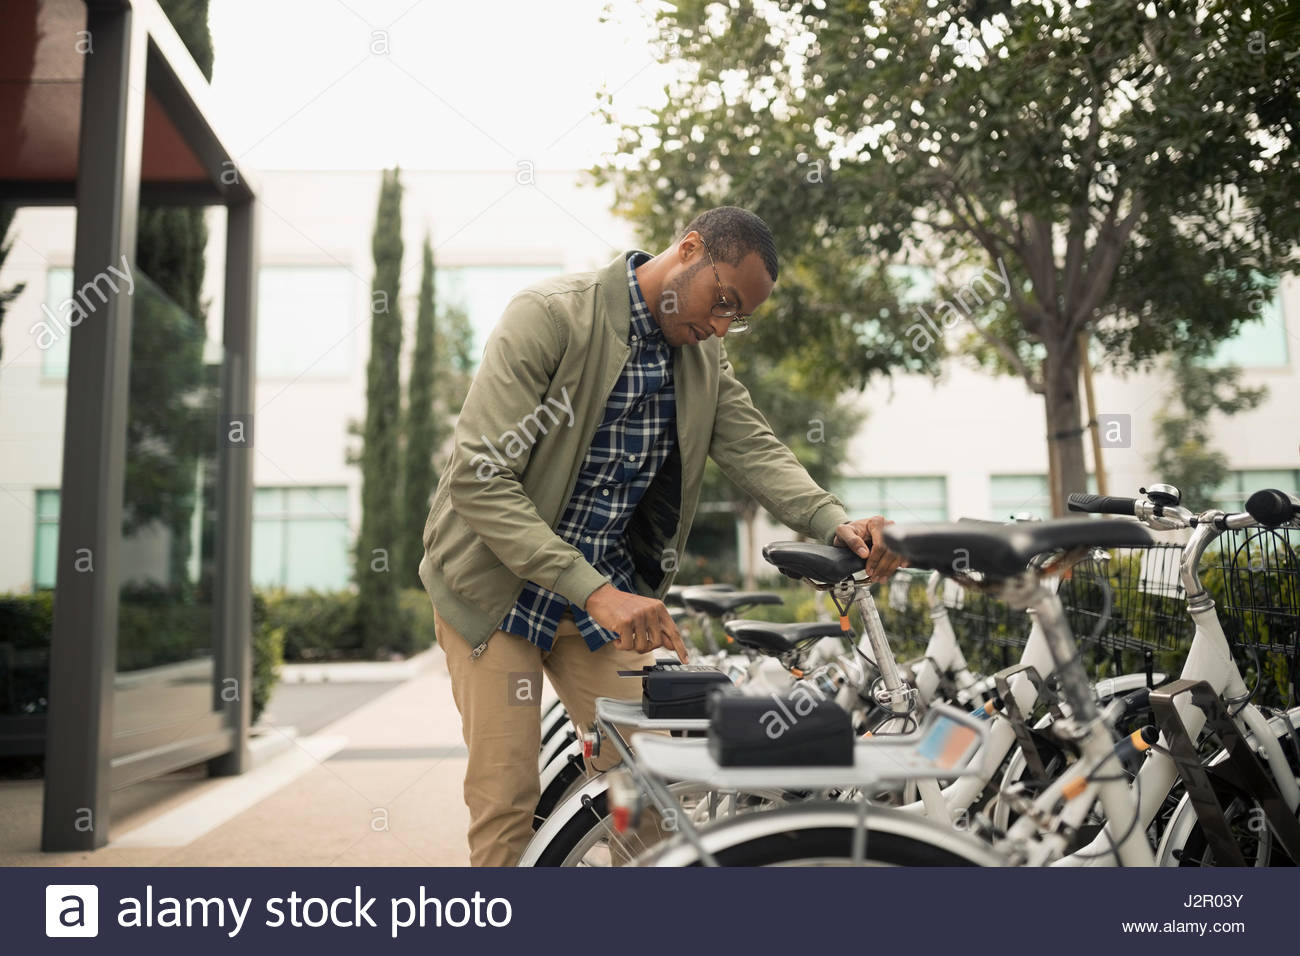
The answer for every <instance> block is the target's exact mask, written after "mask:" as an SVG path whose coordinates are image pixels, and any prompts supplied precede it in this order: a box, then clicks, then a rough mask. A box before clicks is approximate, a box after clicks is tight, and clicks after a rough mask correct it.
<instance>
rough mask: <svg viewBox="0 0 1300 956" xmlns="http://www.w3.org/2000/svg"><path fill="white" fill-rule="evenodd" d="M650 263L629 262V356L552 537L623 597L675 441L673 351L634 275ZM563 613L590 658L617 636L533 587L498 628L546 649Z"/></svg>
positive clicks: (640, 258) (636, 256) (642, 258)
mask: <svg viewBox="0 0 1300 956" xmlns="http://www.w3.org/2000/svg"><path fill="white" fill-rule="evenodd" d="M650 258H651V257H650V256H649V255H648V254H647V253H644V252H635V253H632V254H631V255H629V256H628V258H627V286H628V295H629V296H630V297H631V301H632V325H631V329H630V330H629V333H628V345H629V346H630V347H631V353H630V354H629V355H628V358H627V364H626V365H625V366H623V374H621V375H620V376H619V378H618V381H617V382H616V383H615V384H614V390H613V391H612V392H610V395H609V401H608V403H607V404H606V405H605V414H604V417H602V419H601V422H600V425H599V427H597V429H596V434H595V436H594V437H593V438H592V440H591V448H589V449H588V450H587V456H586V458H584V459H583V461H582V468H581V469H580V470H579V472H578V483H577V484H576V485H575V486H574V489H573V496H572V497H571V498H570V499H569V505H568V507H567V508H566V509H565V511H564V516H563V517H562V518H560V523H559V525H557V526H556V528H555V533H556V534H558V535H559V536H560V537H561V538H563V539H564V540H565V541H566V542H568V543H569V544H571V545H573V546H574V547H575V548H577V549H578V550H579V551H581V552H582V556H583V557H584V558H586V559H587V560H588V561H590V562H591V564H592V565H593V566H594V567H595V568H596V570H598V571H600V572H601V573H602V574H605V575H607V576H608V577H609V579H610V582H611V583H612V584H613V585H614V587H616V588H618V589H619V590H620V591H635V590H636V589H635V587H634V586H633V582H632V573H633V571H632V557H631V555H630V554H628V550H627V545H626V544H625V542H624V541H623V532H624V530H625V529H626V528H627V523H628V521H629V520H630V519H631V517H632V513H633V512H634V511H635V510H636V506H637V504H638V503H639V502H640V501H641V497H642V495H644V494H645V490H646V488H648V487H649V486H650V482H651V480H652V479H653V478H654V476H655V474H656V472H658V471H659V468H660V467H661V466H662V465H663V463H664V462H665V461H666V460H667V458H668V454H669V452H671V451H672V449H673V446H674V445H675V444H676V442H677V424H676V414H677V401H676V398H675V396H674V393H673V351H672V348H671V347H670V346H669V345H668V343H667V342H665V341H664V337H663V332H662V331H661V330H660V328H659V326H658V325H657V324H656V323H655V320H654V316H652V315H651V314H650V307H649V306H648V305H646V301H645V297H644V296H643V295H642V294H641V286H640V285H639V284H638V283H637V281H636V273H635V271H633V270H635V269H636V267H637V266H639V265H641V264H642V263H643V262H647V261H649V259H650ZM566 610H572V612H573V620H574V622H575V623H576V624H577V625H578V629H579V630H580V631H581V632H582V636H583V637H584V638H585V639H586V641H587V646H588V647H590V648H591V649H592V650H593V651H594V650H597V649H598V648H600V647H602V646H603V645H604V644H606V643H608V642H609V641H612V640H614V638H616V637H618V635H617V634H615V633H614V632H613V631H610V630H607V629H606V628H603V627H601V626H600V625H599V624H597V623H596V622H595V621H593V620H592V619H591V617H590V616H588V614H587V612H586V611H584V610H582V608H580V607H578V606H576V605H571V604H569V602H568V601H567V600H566V599H565V598H564V597H562V596H561V595H559V594H556V593H555V592H554V591H548V590H546V589H545V588H542V587H538V586H537V585H536V584H534V583H533V582H532V581H529V582H527V583H526V584H525V585H524V590H523V593H521V594H520V595H519V600H518V601H517V602H516V603H515V606H514V607H513V608H512V609H511V610H510V612H509V613H508V614H507V615H506V616H505V618H504V619H503V620H502V621H501V625H500V629H501V630H503V631H509V632H510V633H511V634H518V635H519V636H520V637H523V638H525V639H527V640H529V641H531V642H532V643H534V644H536V645H537V646H538V647H540V648H541V649H542V650H550V649H551V645H552V643H553V642H554V640H555V628H556V625H558V624H559V623H560V618H561V616H562V615H563V614H564V612H565V611H566Z"/></svg>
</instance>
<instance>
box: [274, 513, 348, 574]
mask: <svg viewBox="0 0 1300 956" xmlns="http://www.w3.org/2000/svg"><path fill="white" fill-rule="evenodd" d="M286 555H287V557H288V561H287V562H286V567H287V569H288V571H287V576H286V580H285V587H286V588H288V589H289V590H290V591H306V590H309V589H310V590H316V591H338V590H341V589H342V588H344V587H346V586H347V583H348V525H347V521H346V520H336V519H333V518H327V519H324V520H313V519H302V518H298V519H294V520H292V521H290V522H289V523H288V533H287V544H286Z"/></svg>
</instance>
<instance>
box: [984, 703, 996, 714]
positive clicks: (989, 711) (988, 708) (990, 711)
mask: <svg viewBox="0 0 1300 956" xmlns="http://www.w3.org/2000/svg"><path fill="white" fill-rule="evenodd" d="M995 710H997V707H996V706H994V704H993V701H991V700H989V701H985V702H984V713H986V714H988V715H989V716H990V717H992V716H993V712H994V711H995Z"/></svg>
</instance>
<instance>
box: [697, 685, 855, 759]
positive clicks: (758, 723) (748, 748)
mask: <svg viewBox="0 0 1300 956" xmlns="http://www.w3.org/2000/svg"><path fill="white" fill-rule="evenodd" d="M709 716H710V720H709V753H710V754H712V755H713V759H714V760H716V761H717V762H718V765H719V766H722V767H795V766H798V767H848V766H852V765H853V742H854V736H853V721H852V718H851V717H850V716H849V713H848V711H846V710H844V708H842V707H840V706H839V704H837V703H835V702H834V701H832V700H823V701H819V702H816V703H814V702H812V701H811V700H810V699H809V698H807V697H802V698H801V697H798V696H795V697H783V698H778V697H773V696H766V697H743V696H740V695H738V694H735V695H733V694H725V695H724V694H718V695H715V696H714V698H713V700H712V701H710V708H709Z"/></svg>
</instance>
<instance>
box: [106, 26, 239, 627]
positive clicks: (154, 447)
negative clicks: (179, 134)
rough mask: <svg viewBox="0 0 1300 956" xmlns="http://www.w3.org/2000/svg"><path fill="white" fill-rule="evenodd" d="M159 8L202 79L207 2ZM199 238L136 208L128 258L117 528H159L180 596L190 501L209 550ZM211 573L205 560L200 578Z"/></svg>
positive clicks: (199, 215) (180, 221)
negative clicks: (132, 282) (126, 377)
mask: <svg viewBox="0 0 1300 956" xmlns="http://www.w3.org/2000/svg"><path fill="white" fill-rule="evenodd" d="M161 6H162V8H163V11H164V12H165V13H166V14H167V17H168V19H169V20H170V21H171V23H172V25H173V27H175V29H176V32H177V34H178V35H179V36H180V38H181V40H182V41H183V42H184V43H185V45H186V48H187V49H188V50H189V52H190V55H191V56H192V57H193V58H194V61H195V62H196V63H197V64H198V66H199V69H200V70H201V71H202V73H203V75H204V77H206V78H208V79H211V77H212V63H213V52H212V34H211V31H210V30H209V29H208V0H163V2H162V3H161ZM207 243H208V227H207V221H206V219H205V211H204V210H203V209H201V208H188V207H177V206H142V207H141V209H140V212H139V216H138V219H137V225H136V248H135V257H134V261H133V262H132V263H131V267H132V270H133V272H134V273H135V274H136V292H137V294H136V296H135V298H134V305H133V316H132V330H131V369H132V372H131V377H130V383H129V386H128V392H129V398H128V401H129V408H130V418H129V421H128V422H127V454H126V471H125V483H124V491H123V520H122V532H123V534H124V535H133V534H136V533H138V532H141V531H143V530H144V529H146V528H147V527H148V526H149V525H151V524H154V523H157V524H159V525H161V526H162V527H163V528H165V529H166V530H167V540H168V566H169V569H168V578H167V586H168V587H169V588H170V589H171V590H172V592H173V593H174V594H177V595H182V594H189V593H190V592H191V591H192V589H193V587H194V586H195V585H197V584H200V583H201V582H196V581H192V580H191V576H190V571H189V562H190V558H191V554H192V552H193V549H194V541H193V520H194V511H195V508H196V507H199V508H201V509H202V510H203V512H204V524H203V528H204V529H205V531H204V532H203V534H202V538H203V541H204V543H205V544H206V545H207V546H208V549H209V550H208V552H207V553H206V554H205V555H204V556H203V557H205V558H207V559H211V558H212V556H213V554H212V551H211V545H212V541H213V538H214V535H213V533H212V531H213V529H214V525H213V523H212V518H213V512H214V510H215V506H216V504H215V500H214V499H213V498H212V491H213V482H214V480H215V479H214V476H213V474H212V468H213V467H214V454H215V450H214V447H213V441H214V439H213V436H212V428H211V425H212V422H213V421H215V418H216V415H217V410H216V402H217V388H218V383H217V381H216V378H215V370H212V369H206V368H205V366H204V360H203V346H204V341H205V338H206V326H207V306H206V303H204V302H203V300H202V290H203V279H204V273H205V269H206V264H207V263H206V258H205V257H206V253H207ZM205 472H206V473H205ZM200 488H202V489H204V492H203V494H200V491H199V489H200ZM210 573H211V569H210V567H207V566H206V565H205V567H204V570H203V571H202V572H201V576H203V575H210ZM121 650H123V651H126V650H128V649H127V648H125V647H124V648H121Z"/></svg>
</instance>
